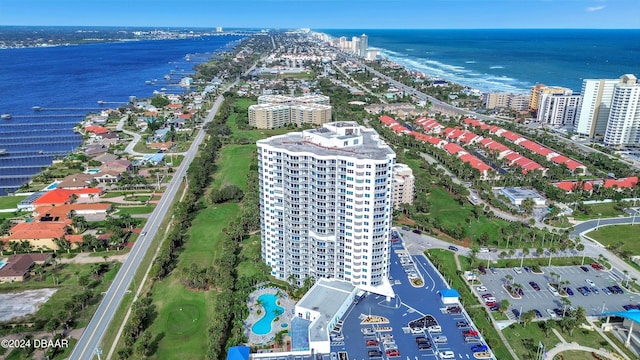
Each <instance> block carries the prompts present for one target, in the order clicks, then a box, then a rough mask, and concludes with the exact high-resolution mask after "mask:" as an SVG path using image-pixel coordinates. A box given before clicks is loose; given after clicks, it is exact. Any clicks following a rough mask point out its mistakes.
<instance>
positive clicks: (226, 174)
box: [211, 144, 257, 190]
mask: <svg viewBox="0 0 640 360" xmlns="http://www.w3.org/2000/svg"><path fill="white" fill-rule="evenodd" d="M256 149H257V147H256V146H255V145H253V144H252V145H227V146H225V147H223V148H222V150H221V151H220V155H219V156H218V161H217V164H218V169H217V170H216V172H215V174H214V175H213V177H214V180H213V185H212V186H211V188H212V189H220V188H221V187H223V186H225V185H236V186H238V187H239V188H241V189H242V190H246V189H247V174H248V173H249V164H251V160H253V158H254V157H256V156H257V152H256V151H257V150H256Z"/></svg>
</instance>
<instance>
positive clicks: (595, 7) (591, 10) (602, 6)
mask: <svg viewBox="0 0 640 360" xmlns="http://www.w3.org/2000/svg"><path fill="white" fill-rule="evenodd" d="M604 8H605V6H604V5H600V6H589V7H588V8H587V11H588V12H594V11H600V10H602V9H604Z"/></svg>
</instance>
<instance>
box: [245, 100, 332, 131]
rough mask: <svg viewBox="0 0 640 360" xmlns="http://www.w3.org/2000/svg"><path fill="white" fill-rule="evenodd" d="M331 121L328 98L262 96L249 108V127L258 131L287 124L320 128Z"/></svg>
mask: <svg viewBox="0 0 640 360" xmlns="http://www.w3.org/2000/svg"><path fill="white" fill-rule="evenodd" d="M330 121H331V105H329V97H328V96H324V95H308V96H301V97H290V96H282V95H263V96H260V97H258V104H257V105H251V106H249V125H251V126H255V127H257V128H258V129H274V128H278V127H283V126H286V125H288V124H291V123H293V124H297V125H298V126H300V125H302V124H313V125H316V126H321V125H322V124H326V123H328V122H330Z"/></svg>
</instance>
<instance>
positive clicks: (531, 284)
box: [529, 281, 540, 291]
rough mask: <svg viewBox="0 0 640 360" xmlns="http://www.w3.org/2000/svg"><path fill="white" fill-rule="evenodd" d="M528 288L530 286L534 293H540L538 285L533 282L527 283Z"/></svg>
mask: <svg viewBox="0 0 640 360" xmlns="http://www.w3.org/2000/svg"><path fill="white" fill-rule="evenodd" d="M529 286H531V287H532V288H533V290H535V291H540V285H538V283H536V282H535V281H529Z"/></svg>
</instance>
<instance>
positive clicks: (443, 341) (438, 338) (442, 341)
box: [433, 336, 448, 344]
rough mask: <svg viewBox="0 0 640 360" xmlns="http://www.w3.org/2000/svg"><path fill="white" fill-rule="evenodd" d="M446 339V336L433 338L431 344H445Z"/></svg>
mask: <svg viewBox="0 0 640 360" xmlns="http://www.w3.org/2000/svg"><path fill="white" fill-rule="evenodd" d="M447 340H448V339H447V337H446V336H435V337H434V338H433V342H434V343H437V344H443V343H446V342H447Z"/></svg>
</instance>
